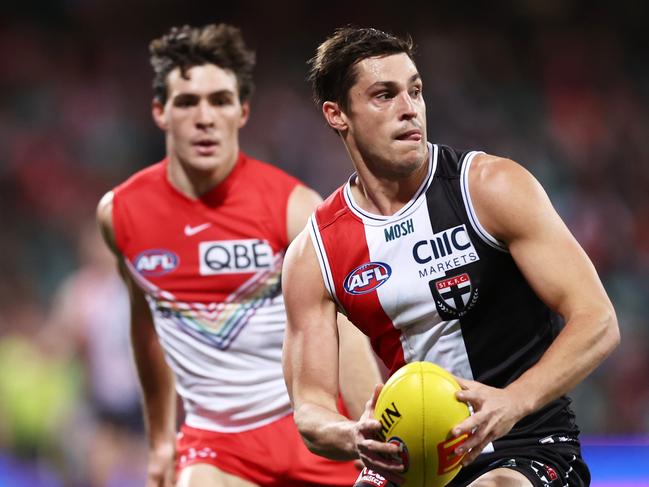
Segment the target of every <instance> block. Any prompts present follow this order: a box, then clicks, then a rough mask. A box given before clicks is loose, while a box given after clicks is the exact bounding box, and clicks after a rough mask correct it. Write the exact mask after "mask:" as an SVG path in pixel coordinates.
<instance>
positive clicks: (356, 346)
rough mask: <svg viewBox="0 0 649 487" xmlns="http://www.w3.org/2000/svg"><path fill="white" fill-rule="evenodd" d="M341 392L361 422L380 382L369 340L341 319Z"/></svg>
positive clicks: (348, 408) (355, 416) (349, 407)
mask: <svg viewBox="0 0 649 487" xmlns="http://www.w3.org/2000/svg"><path fill="white" fill-rule="evenodd" d="M338 330H339V336H340V338H339V340H340V345H339V346H340V351H339V354H338V356H339V360H340V366H339V376H340V377H339V383H340V392H341V395H342V398H343V401H344V402H345V406H346V407H347V410H348V411H349V416H350V418H352V419H356V420H357V419H359V418H360V417H361V414H363V411H364V409H365V403H366V402H367V398H368V397H372V393H373V391H374V387H375V386H376V384H378V383H379V382H381V375H380V373H379V367H378V364H377V363H376V359H375V358H374V353H373V352H372V349H371V347H370V344H369V341H368V340H367V337H366V336H365V335H363V333H361V331H360V330H358V329H357V328H356V327H355V326H354V325H353V324H352V323H350V322H349V321H348V320H347V319H346V318H344V317H342V316H339V318H338Z"/></svg>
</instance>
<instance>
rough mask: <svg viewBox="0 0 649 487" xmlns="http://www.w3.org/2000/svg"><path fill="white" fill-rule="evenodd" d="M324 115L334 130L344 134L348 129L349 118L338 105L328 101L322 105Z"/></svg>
mask: <svg viewBox="0 0 649 487" xmlns="http://www.w3.org/2000/svg"><path fill="white" fill-rule="evenodd" d="M322 113H323V114H324V117H325V120H327V123H328V124H329V125H330V126H331V128H332V129H334V130H337V131H338V132H342V131H344V130H346V129H347V117H346V116H345V113H344V112H343V111H342V109H341V108H340V105H338V103H336V102H333V101H326V102H324V103H323V104H322Z"/></svg>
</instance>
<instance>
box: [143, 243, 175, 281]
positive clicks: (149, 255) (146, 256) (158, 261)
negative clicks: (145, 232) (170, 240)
mask: <svg viewBox="0 0 649 487" xmlns="http://www.w3.org/2000/svg"><path fill="white" fill-rule="evenodd" d="M179 262H180V259H179V258H178V256H177V255H176V254H175V253H173V252H172V251H171V250H165V249H148V250H145V251H144V252H140V253H139V254H138V255H137V257H135V260H134V261H133V264H134V265H135V268H136V269H137V271H138V272H139V273H140V274H142V275H143V276H161V275H162V274H166V273H167V272H171V271H173V270H174V269H175V268H176V267H178V263H179Z"/></svg>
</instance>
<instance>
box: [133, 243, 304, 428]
mask: <svg viewBox="0 0 649 487" xmlns="http://www.w3.org/2000/svg"><path fill="white" fill-rule="evenodd" d="M283 256H284V254H283V253H278V254H276V255H275V256H274V259H273V265H272V268H271V269H270V270H268V269H264V270H262V271H260V272H258V273H256V274H254V275H252V276H251V277H250V278H249V279H248V280H246V281H245V282H244V283H243V284H242V285H241V286H239V288H238V289H236V290H235V291H234V292H233V293H231V294H230V296H228V298H227V299H225V300H224V301H222V302H219V303H209V304H205V303H186V302H182V301H179V300H177V299H176V298H175V296H173V295H172V294H171V293H168V292H164V291H162V290H160V289H159V288H158V287H157V286H155V285H153V284H152V283H150V282H149V281H148V280H146V279H145V278H144V277H143V276H142V275H141V274H139V273H138V272H137V270H135V268H134V267H133V266H131V265H129V266H128V268H129V271H130V272H131V275H132V276H133V278H134V279H135V280H136V281H137V283H138V285H140V286H141V287H142V289H143V290H144V291H145V296H146V298H147V301H148V303H149V308H150V309H151V315H152V316H153V320H154V324H155V328H156V332H157V334H158V337H159V340H160V343H161V344H162V347H163V349H164V350H165V356H166V360H167V363H168V364H169V366H170V367H171V369H172V370H173V371H174V373H175V375H176V390H177V392H178V394H179V395H180V396H181V397H182V399H183V405H184V408H185V413H186V419H185V421H186V423H187V424H188V425H189V426H191V427H194V428H199V429H206V430H212V431H222V432H237V431H245V430H248V429H252V428H257V427H260V426H263V425H264V424H268V423H270V422H272V421H275V420H276V419H279V418H281V417H283V416H285V415H287V414H289V413H290V411H291V407H290V401H289V398H288V393H287V392H286V385H285V382H284V376H283V373H282V367H281V362H282V357H281V355H282V344H283V338H284V329H285V324H286V313H285V310H284V300H283V298H282V295H281V292H280V293H279V294H277V293H278V291H277V289H278V288H279V276H280V271H281V266H282V262H283Z"/></svg>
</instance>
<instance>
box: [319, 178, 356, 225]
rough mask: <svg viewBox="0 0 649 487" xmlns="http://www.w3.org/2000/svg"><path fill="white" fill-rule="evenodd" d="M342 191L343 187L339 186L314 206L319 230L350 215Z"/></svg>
mask: <svg viewBox="0 0 649 487" xmlns="http://www.w3.org/2000/svg"><path fill="white" fill-rule="evenodd" d="M344 191H345V185H343V186H340V187H339V188H338V189H336V190H335V191H334V192H333V193H331V194H330V195H329V196H327V198H325V200H324V201H323V202H322V203H320V204H319V205H318V206H316V209H315V218H316V221H317V224H318V227H319V228H320V229H321V230H322V229H324V228H326V227H328V226H330V225H332V224H333V223H335V222H336V221H338V220H339V219H340V218H341V217H342V216H344V215H347V214H350V212H349V207H348V206H347V203H346V202H345V196H344Z"/></svg>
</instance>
